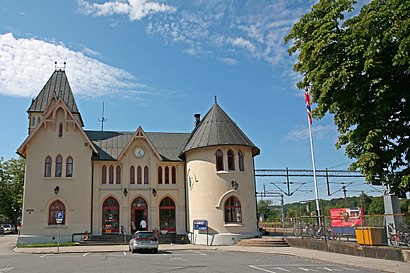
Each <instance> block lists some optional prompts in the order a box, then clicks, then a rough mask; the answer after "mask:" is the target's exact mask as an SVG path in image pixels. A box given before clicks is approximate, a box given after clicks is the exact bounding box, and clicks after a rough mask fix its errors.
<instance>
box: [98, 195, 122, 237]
mask: <svg viewBox="0 0 410 273" xmlns="http://www.w3.org/2000/svg"><path fill="white" fill-rule="evenodd" d="M102 212H103V213H102V214H103V215H102V233H103V234H110V233H114V232H116V233H118V232H119V222H120V206H119V204H118V201H117V200H115V199H114V198H112V197H109V198H107V199H106V200H105V201H104V204H103V207H102Z"/></svg>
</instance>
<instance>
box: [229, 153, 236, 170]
mask: <svg viewBox="0 0 410 273" xmlns="http://www.w3.org/2000/svg"><path fill="white" fill-rule="evenodd" d="M228 170H230V171H234V170H235V156H234V154H233V151H232V150H231V149H229V150H228Z"/></svg>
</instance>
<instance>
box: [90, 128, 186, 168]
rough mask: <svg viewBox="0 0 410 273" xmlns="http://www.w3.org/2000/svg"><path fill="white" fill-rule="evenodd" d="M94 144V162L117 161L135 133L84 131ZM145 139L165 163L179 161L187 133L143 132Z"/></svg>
mask: <svg viewBox="0 0 410 273" xmlns="http://www.w3.org/2000/svg"><path fill="white" fill-rule="evenodd" d="M85 133H86V134H87V136H88V137H89V138H90V140H91V141H92V142H93V143H94V145H95V147H96V149H97V151H98V155H96V156H95V157H94V159H95V160H117V159H118V156H119V155H120V154H121V152H122V151H123V150H124V148H125V146H127V144H128V142H129V141H130V139H131V138H132V136H133V135H134V133H135V132H111V131H85ZM145 134H146V136H147V138H148V139H149V140H150V141H151V143H152V145H154V147H155V148H156V149H157V151H158V153H159V154H160V155H161V157H162V160H165V161H181V159H180V158H179V157H178V155H179V153H180V152H181V150H182V148H183V147H184V144H185V143H186V141H187V139H188V138H189V136H190V134H189V133H153V132H151V133H150V132H145Z"/></svg>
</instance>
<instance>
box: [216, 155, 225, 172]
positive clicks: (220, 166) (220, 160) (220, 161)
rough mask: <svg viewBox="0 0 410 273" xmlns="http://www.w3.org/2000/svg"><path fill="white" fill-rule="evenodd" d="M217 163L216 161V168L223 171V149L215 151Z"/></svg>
mask: <svg viewBox="0 0 410 273" xmlns="http://www.w3.org/2000/svg"><path fill="white" fill-rule="evenodd" d="M215 163H216V170H217V171H223V169H224V154H223V153H222V151H221V150H218V151H216V153H215Z"/></svg>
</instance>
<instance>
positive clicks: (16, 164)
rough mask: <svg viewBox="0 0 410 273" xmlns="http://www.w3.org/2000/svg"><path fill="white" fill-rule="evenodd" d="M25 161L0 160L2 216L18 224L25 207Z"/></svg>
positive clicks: (0, 212)
mask: <svg viewBox="0 0 410 273" xmlns="http://www.w3.org/2000/svg"><path fill="white" fill-rule="evenodd" d="M24 166H25V161H24V159H23V158H22V157H20V158H19V159H10V160H7V161H3V158H0V214H1V215H3V217H4V218H6V219H7V220H10V221H12V222H13V223H14V224H17V219H18V218H19V217H20V216H21V209H22V207H23V186H24Z"/></svg>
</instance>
